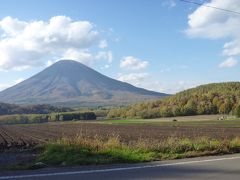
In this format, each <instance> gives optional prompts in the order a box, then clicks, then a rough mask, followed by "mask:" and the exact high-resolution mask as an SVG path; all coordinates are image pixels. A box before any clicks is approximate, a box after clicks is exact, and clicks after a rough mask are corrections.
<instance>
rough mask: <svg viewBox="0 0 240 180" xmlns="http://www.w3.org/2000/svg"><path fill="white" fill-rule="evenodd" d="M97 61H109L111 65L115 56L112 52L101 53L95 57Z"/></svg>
mask: <svg viewBox="0 0 240 180" xmlns="http://www.w3.org/2000/svg"><path fill="white" fill-rule="evenodd" d="M95 59H96V60H107V61H108V62H109V63H111V62H112V60H113V55H112V52H111V51H99V52H98V53H97V55H96V56H95Z"/></svg>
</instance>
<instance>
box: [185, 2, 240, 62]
mask: <svg viewBox="0 0 240 180" xmlns="http://www.w3.org/2000/svg"><path fill="white" fill-rule="evenodd" d="M205 5H208V6H215V7H219V8H223V9H229V10H233V11H238V12H240V1H239V0H225V1H223V0H211V1H210V2H206V3H205ZM188 25H189V27H188V29H187V30H186V33H187V34H188V35H189V36H190V37H202V38H209V39H228V42H226V43H225V44H224V45H223V52H222V53H223V55H225V56H229V57H232V56H239V55H240V28H239V27H240V16H239V15H236V14H233V13H227V12H223V11H220V10H216V9H213V8H208V7H206V6H200V7H199V8H197V9H196V10H195V11H194V12H193V13H191V14H190V15H189V16H188ZM229 62H230V61H229ZM232 62H233V61H232ZM229 64H231V63H229ZM222 66H226V65H225V64H223V65H222Z"/></svg>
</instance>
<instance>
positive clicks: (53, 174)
mask: <svg viewBox="0 0 240 180" xmlns="http://www.w3.org/2000/svg"><path fill="white" fill-rule="evenodd" d="M234 159H240V156H236V157H228V158H218V159H206V160H194V161H183V162H177V163H167V164H156V165H145V166H132V167H119V168H108V169H95V170H94V169H93V170H84V171H72V172H58V173H43V174H28V175H16V176H2V177H1V176H0V179H20V178H34V177H48V176H60V175H76V174H91V173H101V172H113V171H125V170H135V169H145V168H155V167H166V166H176V165H185V164H196V163H204V162H215V161H224V160H234Z"/></svg>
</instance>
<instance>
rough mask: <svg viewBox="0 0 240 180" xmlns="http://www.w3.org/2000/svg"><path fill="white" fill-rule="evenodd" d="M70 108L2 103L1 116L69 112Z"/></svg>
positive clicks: (0, 105) (0, 106) (0, 104)
mask: <svg viewBox="0 0 240 180" xmlns="http://www.w3.org/2000/svg"><path fill="white" fill-rule="evenodd" d="M67 111H71V109H70V108H64V107H55V106H51V105H47V104H40V105H28V106H20V105H16V104H8V103H0V115H11V114H49V113H52V112H67Z"/></svg>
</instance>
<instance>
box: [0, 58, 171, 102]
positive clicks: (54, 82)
mask: <svg viewBox="0 0 240 180" xmlns="http://www.w3.org/2000/svg"><path fill="white" fill-rule="evenodd" d="M164 96H167V94H164V93H158V92H153V91H148V90H145V89H142V88H137V87H135V86H132V85H131V84H128V83H124V82H121V81H118V80H114V79H112V78H109V77H107V76H105V75H102V74H100V73H98V72H97V71H95V70H93V69H91V68H89V67H87V66H85V65H83V64H81V63H79V62H76V61H72V60H61V61H58V62H57V63H55V64H53V65H52V66H50V67H48V68H46V69H45V70H43V71H42V72H40V73H38V74H36V75H35V76H33V77H31V78H29V79H27V80H25V81H23V82H21V83H19V84H17V85H15V86H13V87H10V88H8V89H6V90H4V91H2V92H0V101H3V102H7V103H17V104H42V103H44V104H54V105H60V106H82V107H83V106H115V105H124V104H129V103H133V102H139V101H145V100H151V99H157V98H161V97H164Z"/></svg>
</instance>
